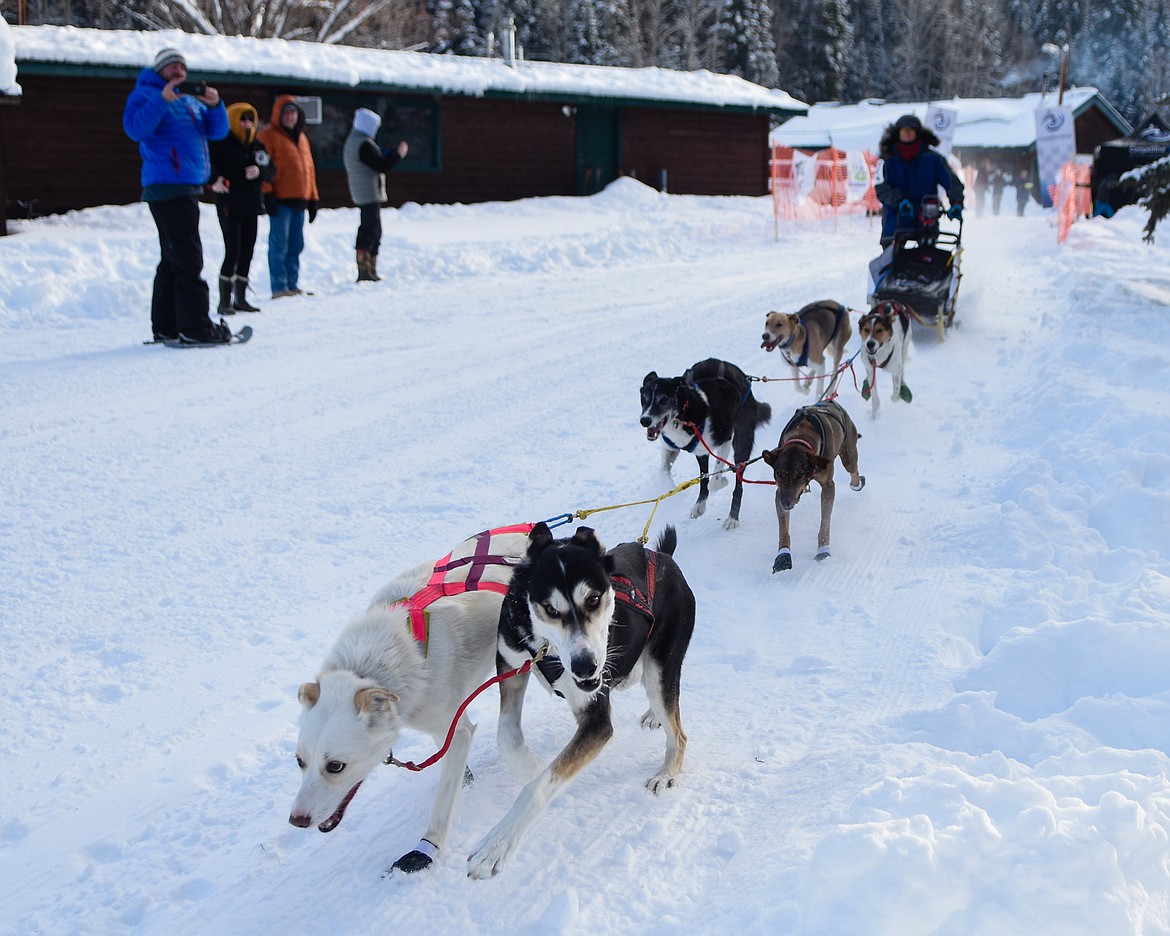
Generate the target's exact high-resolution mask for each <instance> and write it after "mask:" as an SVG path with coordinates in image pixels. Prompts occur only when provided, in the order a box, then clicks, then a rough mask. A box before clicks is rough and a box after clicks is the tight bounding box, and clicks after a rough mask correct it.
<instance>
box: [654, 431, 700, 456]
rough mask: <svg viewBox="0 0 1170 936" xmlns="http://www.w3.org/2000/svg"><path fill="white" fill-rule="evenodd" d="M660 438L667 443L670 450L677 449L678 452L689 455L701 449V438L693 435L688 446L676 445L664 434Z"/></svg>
mask: <svg viewBox="0 0 1170 936" xmlns="http://www.w3.org/2000/svg"><path fill="white" fill-rule="evenodd" d="M659 438H660V439H662V441H663V442H665V443H666V446H667V447H668V448H672V449H676V450H677V451H680V452H686V453H688V454H690V453H691V452H694V450H695V449H696V448H698V447H699V437H698V436H697V435H695V434H693V433H692V434H691V441H690V442H689V443H688V444H686V445H675V444H674V443H673V442H671V441H670V439H668V438H667V437H666V433H663V434H662V435H661V436H659Z"/></svg>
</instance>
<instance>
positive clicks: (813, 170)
mask: <svg viewBox="0 0 1170 936" xmlns="http://www.w3.org/2000/svg"><path fill="white" fill-rule="evenodd" d="M792 173H793V175H795V176H796V191H797V192H799V193H800V197H801V198H808V196H809V195H810V194H811V193H812V190H813V186H814V185H816V183H817V157H816V153H802V152H801V151H800V150H797V151H796V152H795V153H793V154H792Z"/></svg>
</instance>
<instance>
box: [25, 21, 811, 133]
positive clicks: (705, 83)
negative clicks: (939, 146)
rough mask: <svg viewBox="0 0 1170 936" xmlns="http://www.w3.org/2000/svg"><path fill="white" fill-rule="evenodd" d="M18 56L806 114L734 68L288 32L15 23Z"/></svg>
mask: <svg viewBox="0 0 1170 936" xmlns="http://www.w3.org/2000/svg"><path fill="white" fill-rule="evenodd" d="M12 32H13V35H14V39H15V45H16V60H17V62H18V63H21V62H38V63H63V64H69V65H92V66H106V67H109V66H120V67H134V68H144V67H148V66H149V65H150V64H151V62H153V61H154V56H155V53H156V52H158V50H159V49H163V48H166V47H168V46H173V47H174V48H177V49H179V50H181V51H182V52H183V54H184V56H186V58H187V63H188V66H189V68H190V70H191V73H192V74H198V73H199V72H201V71H202V72H210V73H221V74H231V75H256V76H264V77H267V78H284V79H294V80H299V81H303V82H313V83H324V84H330V85H341V86H345V87H357V86H359V85H363V86H382V87H391V88H396V89H417V90H419V91H428V92H434V91H439V92H442V93H445V94H459V95H471V96H475V97H479V96H482V95H485V94H488V93H498V94H514V95H518V96H524V95H534V96H539V95H562V96H567V97H574V98H606V99H615V98H617V99H626V100H638V101H667V102H672V103H680V104H696V105H701V106H704V107H735V108H751V109H759V110H766V111H788V112H798V113H803V112H804V111H805V110H807V108H808V106H807V105H806V104H804V103H802V102H800V101H797V100H796V99H795V98H793V97H791V96H790V95H788V94H787V93H785V92H784V91H778V90H774V89H771V88H765V87H762V86H761V85H757V84H753V83H752V82H750V81H746V80H744V79H743V78H739V77H736V76H734V75H717V74H714V73H712V72H709V71H693V72H680V71H671V70H669V69H665V68H617V67H609V66H598V65H562V64H557V63H552V62H517V63H516V64H515V65H514V66H509V65H505V64H504V63H503V61H502V60H500V59H489V58H473V57H469V56H456V55H433V54H428V53H425V52H394V51H386V50H383V49H359V48H354V47H351V46H341V45H323V44H321V43H316V42H296V41H287V40H284V39H252V38H248V37H244V36H206V35H197V34H193V33H184V32H179V31H177V30H160V31H154V32H133V31H128V30H97V29H78V28H76V27H71V26H20V27H13V30H12Z"/></svg>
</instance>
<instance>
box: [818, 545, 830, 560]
mask: <svg viewBox="0 0 1170 936" xmlns="http://www.w3.org/2000/svg"><path fill="white" fill-rule="evenodd" d="M831 555H832V553H831V552H829V547H828V546H820V547H818V549H817V562H820V561H821V560H822V559H828V558H829V556H831Z"/></svg>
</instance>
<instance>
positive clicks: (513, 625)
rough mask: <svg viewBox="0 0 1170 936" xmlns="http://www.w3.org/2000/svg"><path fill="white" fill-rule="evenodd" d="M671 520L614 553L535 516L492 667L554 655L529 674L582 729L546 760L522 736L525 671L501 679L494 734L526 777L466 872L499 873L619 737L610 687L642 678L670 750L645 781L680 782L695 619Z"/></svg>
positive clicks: (650, 785) (652, 721)
mask: <svg viewBox="0 0 1170 936" xmlns="http://www.w3.org/2000/svg"><path fill="white" fill-rule="evenodd" d="M677 542H678V538H677V535H676V533H675V531H674V528H673V527H667V528H666V530H665V531H664V532H663V533H662V535H661V536H660V537H659V539H658V543H657V548H656V549H655V550H650V549H645V548H643V547H642V546H640V545H638V544H637V543H622V544H621V545H620V546H617V547H616V548H614V549H612V550H610V551H608V552H607V551H606V550H605V548H604V547H603V546H602V545H601V542H600V541H599V540H598V539H597V537H596V535H595V534H594V532H593V530H591V529H589V528H588V527H580V528H578V530H577V532H576V533H575V534H574V535H573V537H572V538H571V539H563V540H555V539H553V535H552V533H551V531H550V530H549V528H548V527H547V526H546V525H544V524H543V523H538V524H537V525H536V526H535V527H534V528H533V530H532V533H531V534H529V546H528V555H527V556H526V557H525V559H524V561H523V563H522V564H521V565H520V568H518V569H517V570H516V574H515V575H514V576H513V578H512V583H511V585H510V587H509V589H508V595H507V597H506V598H505V599H504V607H503V609H502V611H501V613H500V636H499V645H498V655H497V660H496V667H497V669H498V670H499V671H500V672H501V673H502V672H505V671H506V670H508V669H512V668H514V667H517V666H521V665H522V664H523V663H524V662H525V661H527V660H532V659H534V658H536V657H538V655H539V653H540V651H541V649H542V648H547V649H546V655H545V656H544V657H543V658H542V659H539V660H538V661H537V663H536V665H535V666H534V667H533V668H532V670H531V671H530V672H535V673H536V678H537V680H538V681H539V682H540V683H541V684H542V685H544V686H545V688H547V689H550V690H551V691H553V692H555V693H556V694H557V695H559V696H562V697H563V698H564V699H565V701H567V702H568V703H569V708H570V709H572V711H573V715H574V716H575V717H576V719H577V731H576V733H575V734H574V735H573V737H572V740H570V741H569V743H568V744H567V745H566V746H565V748H564V750H562V751H561V752H560V754H558V755H557V756H556V758H555V759H554V760H553V762H552V763H551V764H549V765H548V767H544V768H542V765H541V763H540V762H539V761H538V760H537V759H536V757H535V755H534V754H533V753H532V751H531V749H530V748H529V747H528V745H527V743H526V742H525V740H524V733H523V731H522V729H521V724H520V722H521V714H522V711H523V706H524V691H525V689H526V688H527V685H528V676H529V673H524V674H522V675H517V676H515V677H512V678H511V679H507V680H505V681H504V682H502V683H500V722H499V729H498V732H497V738H498V742H499V746H500V751H501V753H502V754H503V756H504V759H505V761H506V762H507V764H508V767H509V769H510V770H511V771H512V772H513V773H514V774H516V775H517V776H518V777H519V778H521V779H523V780H526V781H528V783H527V785H526V786H525V787H524V789H523V790H522V791H521V793H520V796H519V797H518V798H517V800H516V802H515V804H514V805H513V806H512V808H511V809H510V810H509V811H508V814H507V815H506V816H504V818H503V819H501V820H500V821H499V822H498V823H497V824H496V826H495V828H493V829H492V830H491V832H489V833H488V834H487V836H485V837H484V839H483V840H482V841H481V842H480V843H479V844H478V845H477V846H476V848H475V850H474V851H473V852H472V853H471V855H470V857H469V858H468V859H467V862H468V876H469V877H472V878H486V877H489V876H491V875H494V874H496V873H498V872H499V870H500V869H501V868H502V867H503V866H504V864H505V862H507V860H508V858H509V857H510V856H511V855H512V853H513V852H514V851H515V850H516V848H517V846H518V845H519V844H520V839H521V838H522V837H523V836H524V833H525V832H526V831H527V829H528V827H529V826H531V825H532V823H533V822H535V821H536V819H537V818H538V817H539V816H540V814H541V812H542V811H543V810H544V808H545V807H546V806H547V805H548V803H549V802H550V801H551V800H552V799H553V797H555V796H556V795H557V794H558V793H560V791H561V790H562V789H564V787H565V786H566V785H567V784H568V783H569V782H570V781H571V780H572V779H573V778H574V777H575V776H576V775H577V773H579V772H580V771H581V769H582V768H584V767H585V766H587V765H588V764H589V763H590V762H591V761H592V760H593V758H595V757H596V756H597V754H598V752H599V751H600V750H601V749H602V748H603V747H604V746H605V744H606V742H608V741H609V739H610V738H611V737H612V736H613V721H612V716H611V711H610V698H609V696H610V692H611V691H612V690H613V689H620V688H625V687H626V686H629V685H632V684H633V683H634V682H637V681H638V680H641V683H642V686H643V688H644V689H645V690H646V695H647V697H648V698H649V700H650V709H649V711H647V712H646V714H645V715H643V716H642V725H643V726H644V727H647V728H659V727H662V728H664V729H665V731H666V758H665V759H664V760H663V762H662V766H661V767H660V768H659V770H658V771H657V773H655V774H654V775H653V776H652V777H650V779H649V780H647V781H646V788H647V789H649V790H650V791H651V792H653V793H658V792H659V791H660V790H665V789H668V788H670V787H672V786H674V785H675V784H676V783H677V782H678V776H679V772H680V770H681V769H682V762H683V754H684V752H685V751H686V746H687V736H686V734H685V733H684V732H683V728H682V722H681V721H680V717H679V704H678V699H679V683H680V680H681V678H682V663H683V657H684V656H685V655H686V652H687V646H688V644H689V643H690V640H691V632H692V631H693V630H694V626H695V596H694V595H693V594H692V592H691V589H690V586H688V585H687V582H686V579H685V578H684V577H683V574H682V571H681V570H680V569H679V567H678V565H677V564H676V563H675V561H674V559H673V558H671V556H672V554H673V552H674V549H675V546H676V545H677Z"/></svg>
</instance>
